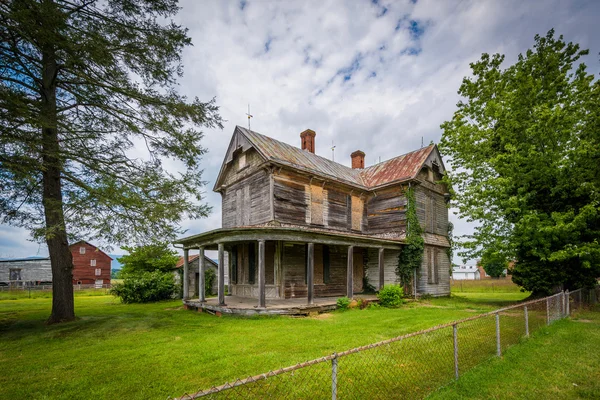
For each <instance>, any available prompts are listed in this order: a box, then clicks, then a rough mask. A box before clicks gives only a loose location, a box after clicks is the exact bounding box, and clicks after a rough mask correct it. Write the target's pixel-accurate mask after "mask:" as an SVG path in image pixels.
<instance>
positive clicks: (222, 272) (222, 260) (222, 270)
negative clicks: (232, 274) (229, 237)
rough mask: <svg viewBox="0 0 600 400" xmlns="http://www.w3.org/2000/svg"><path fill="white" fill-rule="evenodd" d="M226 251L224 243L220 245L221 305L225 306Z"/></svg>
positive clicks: (219, 276) (219, 278) (219, 277)
mask: <svg viewBox="0 0 600 400" xmlns="http://www.w3.org/2000/svg"><path fill="white" fill-rule="evenodd" d="M224 252H225V249H224V245H223V243H219V273H218V280H219V305H220V306H224V305H226V304H225V255H224Z"/></svg>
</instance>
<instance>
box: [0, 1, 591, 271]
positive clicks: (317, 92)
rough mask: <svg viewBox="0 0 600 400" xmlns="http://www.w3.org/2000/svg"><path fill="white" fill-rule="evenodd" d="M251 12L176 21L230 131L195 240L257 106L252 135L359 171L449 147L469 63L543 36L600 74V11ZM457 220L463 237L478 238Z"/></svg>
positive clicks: (532, 6) (326, 4)
mask: <svg viewBox="0 0 600 400" xmlns="http://www.w3.org/2000/svg"><path fill="white" fill-rule="evenodd" d="M241 3H242V2H240V1H217V0H213V1H203V2H199V1H194V0H187V1H182V3H181V5H182V7H183V9H182V11H181V12H180V14H179V15H178V17H177V22H179V23H181V24H183V25H184V26H187V27H188V28H189V34H190V36H191V37H192V40H193V43H194V46H193V47H190V48H188V49H186V50H185V52H184V60H183V62H184V67H185V75H184V78H183V80H182V82H181V86H180V90H181V92H182V93H184V94H186V95H188V96H190V97H194V96H198V97H199V98H200V99H202V100H209V99H211V98H212V97H214V96H216V98H217V103H218V104H219V105H220V107H221V114H222V116H223V118H225V119H226V120H227V122H226V123H225V129H224V130H223V131H218V130H210V131H207V132H206V135H205V139H204V142H203V146H205V147H207V148H208V150H209V153H208V154H206V155H205V157H204V159H203V164H204V179H205V180H207V181H209V183H208V186H207V188H206V191H207V196H206V201H207V202H208V203H209V204H211V205H212V206H213V213H212V215H211V216H210V217H209V218H206V219H202V220H198V221H185V223H184V227H185V228H187V229H188V233H189V234H194V233H199V232H203V231H206V230H210V229H215V228H218V227H220V226H221V218H220V213H221V207H220V204H221V201H220V195H218V194H215V193H212V191H211V190H212V187H213V184H214V180H215V178H216V176H217V173H218V170H219V167H220V165H221V162H222V160H223V155H224V152H225V150H226V148H227V145H228V143H229V139H230V137H231V134H232V132H233V128H234V126H235V125H236V124H239V125H243V126H245V125H247V119H246V117H245V113H246V112H247V107H248V104H249V103H250V106H251V113H252V114H253V115H254V118H253V120H252V127H253V129H254V130H257V131H258V132H261V133H264V134H266V135H269V136H272V137H275V138H277V139H279V140H283V141H285V142H288V143H290V144H293V145H299V144H300V139H299V133H300V132H301V131H303V130H304V129H306V128H311V129H314V130H315V131H316V132H317V137H316V142H317V146H316V150H317V153H318V154H320V155H323V156H326V157H330V156H331V150H330V147H331V142H332V141H334V142H335V145H336V152H335V157H336V161H339V162H342V163H344V164H346V165H350V153H351V152H352V151H354V150H356V149H361V150H363V151H365V153H366V154H367V155H366V161H367V165H369V164H373V163H375V162H377V161H378V159H379V157H381V159H382V160H383V159H387V158H390V157H393V156H395V155H398V154H401V153H404V152H408V151H411V150H414V149H415V148H418V147H419V146H420V144H421V138H423V140H424V142H425V144H427V143H429V142H430V141H431V140H433V141H436V142H437V141H439V139H440V137H441V133H442V132H441V130H440V128H439V125H440V124H441V123H442V122H443V121H445V120H447V119H449V118H451V116H452V113H453V112H454V109H455V104H456V102H457V100H458V95H457V94H456V91H457V90H458V87H459V85H460V83H461V80H462V78H463V77H464V76H465V75H468V74H469V72H470V71H469V62H472V61H475V60H477V59H479V56H480V55H481V53H484V52H486V53H495V52H501V53H505V54H506V55H507V58H506V59H507V61H508V62H511V61H514V60H515V59H516V56H517V54H518V53H520V52H524V51H526V49H527V48H528V47H530V46H531V45H532V43H533V36H534V35H535V34H536V33H539V34H542V35H543V34H545V33H546V32H547V31H548V30H549V29H550V28H552V27H554V28H555V29H556V32H557V33H558V34H564V35H565V38H566V39H567V40H569V41H575V42H579V43H580V44H581V45H582V46H583V47H584V48H590V54H592V56H591V57H588V63H590V64H591V65H590V70H591V71H593V72H595V73H597V72H598V71H599V68H598V63H597V62H596V61H597V58H596V57H595V56H594V55H596V54H598V53H599V52H600V40H599V38H600V24H598V23H597V21H598V18H599V17H600V3H597V2H586V3H584V2H576V1H561V0H551V1H545V0H543V1H542V0H540V1H535V2H534V1H529V2H522V1H502V2H481V1H443V2H440V1H434V0H420V1H418V2H417V3H416V4H412V3H411V2H408V1H407V2H405V3H400V2H396V1H383V0H380V1H378V2H375V3H378V4H374V3H373V2H369V1H362V2H360V1H342V0H340V1H326V0H324V1H318V2H317V1H311V2H292V1H281V2H275V1H248V2H247V3H246V5H245V7H244V9H243V10H242V7H240V4H241ZM384 9H385V10H386V11H385V12H384ZM412 21H415V22H414V23H413V22H412ZM396 27H399V29H398V30H396ZM267 50H268V51H267ZM345 77H348V78H349V79H346V80H345ZM168 165H174V164H168ZM452 219H453V220H454V222H455V226H456V228H455V232H456V233H457V234H462V233H468V232H470V231H471V230H472V225H471V224H468V223H466V222H464V221H457V219H456V217H454V216H452ZM15 232H17V233H15ZM3 235H4V236H9V237H10V238H12V239H17V240H18V241H19V242H20V243H22V245H19V244H13V245H10V246H9V248H8V251H7V248H6V247H1V246H2V242H0V253H7V252H8V253H11V254H13V255H16V256H26V255H30V254H33V253H35V249H34V248H33V247H32V246H31V245H30V243H28V242H26V241H25V240H24V239H25V237H26V234H24V233H23V234H22V231H21V230H16V229H13V228H8V227H6V226H0V238H1V237H3ZM11 246H12V247H11ZM34 246H37V245H34ZM456 261H458V260H456Z"/></svg>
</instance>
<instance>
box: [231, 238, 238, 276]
mask: <svg viewBox="0 0 600 400" xmlns="http://www.w3.org/2000/svg"><path fill="white" fill-rule="evenodd" d="M231 283H238V251H237V246H233V248H232V249H231Z"/></svg>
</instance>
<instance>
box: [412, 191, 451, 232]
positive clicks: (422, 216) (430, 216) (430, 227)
mask: <svg viewBox="0 0 600 400" xmlns="http://www.w3.org/2000/svg"><path fill="white" fill-rule="evenodd" d="M415 199H416V201H417V217H418V218H419V222H420V224H421V227H422V228H423V231H424V232H428V233H434V234H436V235H442V236H446V235H447V234H448V208H447V207H446V202H445V200H444V196H443V194H441V193H439V192H438V191H434V190H432V189H430V188H428V187H426V186H417V188H416V189H415Z"/></svg>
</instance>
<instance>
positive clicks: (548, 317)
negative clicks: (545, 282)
mask: <svg viewBox="0 0 600 400" xmlns="http://www.w3.org/2000/svg"><path fill="white" fill-rule="evenodd" d="M546 325H550V297H546Z"/></svg>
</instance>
